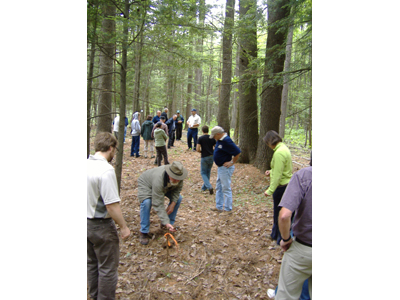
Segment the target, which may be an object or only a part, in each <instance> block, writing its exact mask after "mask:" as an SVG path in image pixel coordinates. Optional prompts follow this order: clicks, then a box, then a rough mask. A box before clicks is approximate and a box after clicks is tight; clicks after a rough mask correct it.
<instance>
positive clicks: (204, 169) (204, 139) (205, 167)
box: [196, 125, 216, 195]
mask: <svg viewBox="0 0 400 300" xmlns="http://www.w3.org/2000/svg"><path fill="white" fill-rule="evenodd" d="M201 131H202V132H203V135H202V136H201V137H199V139H198V141H197V146H196V150H197V152H200V153H201V161H200V174H201V177H202V178H203V181H204V184H203V186H202V187H201V190H202V191H207V190H209V191H210V195H212V194H213V193H214V190H213V187H212V185H211V183H210V176H211V168H212V166H213V163H214V160H213V154H214V146H215V144H216V141H215V139H211V138H210V135H209V134H208V126H207V125H204V126H203V127H202V128H201Z"/></svg>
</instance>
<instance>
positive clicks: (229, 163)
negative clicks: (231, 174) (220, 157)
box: [224, 153, 240, 168]
mask: <svg viewBox="0 0 400 300" xmlns="http://www.w3.org/2000/svg"><path fill="white" fill-rule="evenodd" d="M239 156H240V153H239V154H238V155H236V156H234V157H233V159H232V160H231V161H227V162H226V163H224V167H226V168H229V167H232V166H233V165H234V164H235V163H236V162H237V161H238V159H239Z"/></svg>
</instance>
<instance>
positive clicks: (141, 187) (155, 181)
mask: <svg viewBox="0 0 400 300" xmlns="http://www.w3.org/2000/svg"><path fill="white" fill-rule="evenodd" d="M187 176H188V171H187V169H185V168H184V167H183V165H182V163H181V162H179V161H174V162H173V163H172V164H171V165H164V166H160V167H157V168H153V169H150V170H147V171H145V172H143V173H142V175H140V177H139V179H138V199H139V203H140V237H139V241H140V243H141V244H142V245H147V244H148V243H149V240H150V236H149V232H150V210H151V207H154V210H155V211H156V213H157V215H158V217H159V219H160V221H161V227H163V228H166V229H168V230H169V231H170V232H175V231H176V229H175V228H174V227H173V225H174V223H175V218H176V215H177V213H178V209H179V206H180V204H181V201H182V195H180V193H181V191H182V187H183V180H184V179H185V178H186V177H187ZM164 197H167V198H168V199H169V204H168V207H167V208H166V209H165V207H164Z"/></svg>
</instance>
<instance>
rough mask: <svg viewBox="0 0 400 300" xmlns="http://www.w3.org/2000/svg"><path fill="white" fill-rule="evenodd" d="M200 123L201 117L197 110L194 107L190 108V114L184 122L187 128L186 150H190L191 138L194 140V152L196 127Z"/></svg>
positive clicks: (194, 147)
mask: <svg viewBox="0 0 400 300" xmlns="http://www.w3.org/2000/svg"><path fill="white" fill-rule="evenodd" d="M200 123H201V118H200V116H199V115H198V114H197V110H196V109H195V108H193V109H192V115H191V116H190V117H189V119H188V120H187V122H186V124H188V126H189V129H188V133H187V143H188V150H192V138H193V142H194V146H193V151H194V152H196V146H197V133H198V128H199V126H200Z"/></svg>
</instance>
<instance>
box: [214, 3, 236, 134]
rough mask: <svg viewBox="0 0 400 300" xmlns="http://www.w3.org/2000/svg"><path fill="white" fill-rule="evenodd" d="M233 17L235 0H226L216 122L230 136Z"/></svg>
mask: <svg viewBox="0 0 400 300" xmlns="http://www.w3.org/2000/svg"><path fill="white" fill-rule="evenodd" d="M234 17H235V0H226V9H225V24H224V33H223V38H222V79H221V94H220V97H219V100H218V116H217V123H218V125H219V126H221V127H222V128H224V130H225V131H226V133H228V135H229V136H230V124H229V115H230V113H229V104H230V95H231V89H232V86H231V82H232V28H233V24H234Z"/></svg>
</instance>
